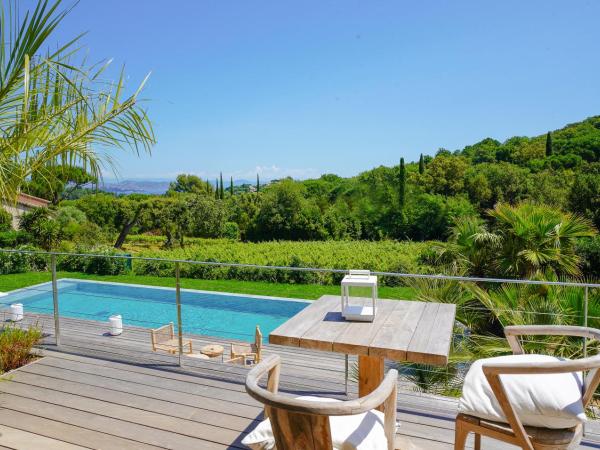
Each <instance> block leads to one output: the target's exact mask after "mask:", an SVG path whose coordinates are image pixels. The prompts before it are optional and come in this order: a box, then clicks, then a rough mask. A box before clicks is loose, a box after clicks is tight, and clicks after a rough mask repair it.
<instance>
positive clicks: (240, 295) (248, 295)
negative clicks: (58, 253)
mask: <svg viewBox="0 0 600 450" xmlns="http://www.w3.org/2000/svg"><path fill="white" fill-rule="evenodd" d="M57 281H58V282H60V281H70V282H77V283H90V284H94V283H96V284H108V285H113V286H130V287H136V288H145V289H159V290H164V291H175V287H167V286H148V285H146V284H135V283H119V282H115V281H99V280H84V279H80V278H59V279H58V280H57ZM51 284H52V281H45V282H43V283H38V284H33V285H31V286H27V287H23V288H19V289H13V290H12V291H6V292H5V293H6V294H7V295H6V296H3V297H2V298H6V297H7V296H10V294H15V293H18V292H21V291H27V290H30V289H33V288H37V287H42V286H47V285H51ZM181 292H190V293H194V292H196V293H201V294H213V295H221V296H230V297H246V298H256V299H260V300H275V301H281V302H300V303H312V302H313V300H308V299H300V298H289V297H274V296H269V295H256V294H240V293H234V292H222V291H207V290H204V289H181ZM0 304H5V303H3V302H0Z"/></svg>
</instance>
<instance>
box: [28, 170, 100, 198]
mask: <svg viewBox="0 0 600 450" xmlns="http://www.w3.org/2000/svg"><path fill="white" fill-rule="evenodd" d="M97 181H98V180H97V179H96V178H94V177H93V176H91V175H90V174H89V173H87V172H86V171H85V170H84V169H83V168H81V167H76V166H62V165H60V166H50V167H48V168H47V169H45V171H44V172H36V173H34V174H32V176H31V180H30V181H29V182H27V183H26V184H25V185H24V190H25V191H26V192H27V193H29V194H31V195H35V196H36V197H41V198H45V199H47V200H51V201H52V203H53V204H54V205H58V203H59V202H60V201H61V200H63V199H65V198H68V197H69V195H70V194H71V193H72V192H73V191H75V190H77V189H80V188H81V187H83V186H85V185H86V184H88V183H97Z"/></svg>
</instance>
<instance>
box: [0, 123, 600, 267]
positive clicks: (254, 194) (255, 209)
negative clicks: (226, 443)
mask: <svg viewBox="0 0 600 450" xmlns="http://www.w3.org/2000/svg"><path fill="white" fill-rule="evenodd" d="M399 162H400V164H398V165H396V166H393V167H385V166H380V167H377V168H374V169H371V170H367V171H365V172H363V173H360V174H359V175H357V176H355V177H351V178H342V177H339V176H337V175H333V174H327V175H323V176H321V177H320V178H318V179H310V180H304V181H295V180H292V179H282V180H277V181H274V182H271V183H269V184H267V185H264V186H261V185H260V182H259V181H258V180H257V185H256V186H252V188H251V189H248V188H247V187H246V189H241V188H240V187H234V186H233V183H230V184H229V185H224V183H223V179H222V177H221V179H220V180H217V183H216V185H215V184H212V183H211V182H209V181H208V180H202V179H200V178H198V177H196V176H194V175H185V174H182V175H180V176H178V177H177V179H176V181H174V182H173V183H171V186H170V188H169V191H168V192H167V193H166V194H165V195H140V194H132V195H123V196H116V195H114V194H108V193H103V192H95V191H94V190H92V189H82V188H81V186H83V185H85V184H86V183H89V182H90V181H93V180H92V178H91V176H90V175H89V174H87V173H85V172H84V171H83V170H82V169H78V170H74V169H68V170H64V169H61V168H60V167H57V168H54V169H53V170H55V171H56V175H57V176H56V181H55V182H54V183H53V184H52V185H49V184H48V183H44V182H43V180H38V179H36V178H35V177H34V178H32V179H31V180H30V181H29V183H28V184H27V192H29V193H31V194H33V195H37V196H41V197H45V198H48V199H51V200H52V201H53V205H52V207H51V208H48V209H38V210H35V211H34V212H32V213H30V214H27V215H25V216H24V217H23V218H22V220H21V230H20V231H14V230H9V227H10V222H9V220H8V217H5V216H6V215H3V216H2V217H3V218H0V222H1V223H3V225H0V226H2V227H3V228H4V231H3V232H1V233H0V245H2V246H4V247H16V246H19V245H22V244H26V245H34V246H35V247H39V248H43V249H56V248H61V249H66V250H74V249H78V250H82V249H84V250H85V249H89V248H92V247H98V245H105V246H107V247H108V246H111V247H115V248H117V249H120V248H122V247H123V245H124V244H125V243H126V241H127V237H128V236H131V235H134V234H135V235H140V234H146V235H152V236H156V237H157V239H158V240H159V241H160V242H161V246H162V247H163V248H165V249H171V248H179V247H185V246H186V243H187V241H188V240H189V239H190V238H198V237H200V238H225V239H229V240H235V241H242V242H262V241H273V240H286V241H325V240H340V241H354V240H368V241H382V240H390V239H391V240H401V241H429V240H439V241H446V240H448V239H450V240H451V239H455V238H456V236H455V235H456V227H457V220H458V219H460V218H473V220H475V219H476V220H479V221H480V222H481V226H484V227H487V228H486V229H488V228H489V230H490V231H502V230H500V229H499V225H498V214H497V213H494V208H495V207H498V206H499V205H543V207H544V208H545V211H546V213H545V214H546V215H548V214H549V215H552V214H555V213H556V214H567V215H568V216H569V217H577V218H582V219H583V220H585V221H587V223H588V224H589V225H590V229H593V228H594V227H595V228H596V229H598V228H599V227H600V208H599V206H600V116H595V117H590V118H588V119H586V120H584V121H582V122H578V123H574V124H570V125H567V126H565V127H564V128H562V129H559V130H555V131H553V132H548V133H547V134H543V135H540V136H536V137H512V138H509V139H507V140H506V141H504V142H500V141H497V140H494V139H491V138H487V139H484V140H482V141H480V142H477V143H475V144H473V145H469V146H466V147H465V148H463V149H459V150H455V151H449V150H446V149H440V150H438V151H437V152H436V153H435V155H433V156H431V155H424V154H423V155H421V157H420V159H419V160H418V161H412V162H406V163H405V162H404V159H403V158H402V156H401V154H400V155H399ZM63 170H64V171H63ZM594 234H595V232H594ZM599 247H600V244H599V243H598V238H595V239H594V240H589V239H587V238H586V239H582V240H579V243H578V248H579V249H580V251H581V252H584V253H586V258H587V259H586V261H588V265H593V263H592V262H590V258H592V259H593V258H595V257H597V256H594V255H597V254H598V253H599V252H598V248H599Z"/></svg>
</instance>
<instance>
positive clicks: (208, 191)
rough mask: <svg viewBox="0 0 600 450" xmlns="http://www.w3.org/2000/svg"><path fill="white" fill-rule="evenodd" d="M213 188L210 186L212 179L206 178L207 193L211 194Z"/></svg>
mask: <svg viewBox="0 0 600 450" xmlns="http://www.w3.org/2000/svg"><path fill="white" fill-rule="evenodd" d="M211 192H212V189H211V188H210V181H208V180H206V193H207V194H210V193H211Z"/></svg>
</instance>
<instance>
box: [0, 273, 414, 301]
mask: <svg viewBox="0 0 600 450" xmlns="http://www.w3.org/2000/svg"><path fill="white" fill-rule="evenodd" d="M57 275H58V278H78V279H83V280H100V281H112V282H116V283H132V284H145V285H148V286H166V287H175V278H169V277H152V276H140V275H89V274H85V273H78V272H58V274H57ZM50 279H51V277H50V274H49V273H47V272H29V273H16V274H10V275H0V292H6V291H11V290H13V289H19V288H24V287H28V286H32V285H34V284H38V283H44V282H46V281H50ZM181 287H182V288H186V289H202V290H207V291H217V292H232V293H236V294H250V295H270V296H274V297H288V298H302V299H308V300H316V299H318V298H319V297H321V296H322V295H327V294H333V295H339V294H340V288H339V286H323V285H318V284H283V283H267V282H263V281H237V280H197V279H190V278H183V279H182V280H181ZM414 294H415V293H414V290H413V289H412V288H409V287H380V288H379V297H380V298H392V299H412V298H414Z"/></svg>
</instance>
